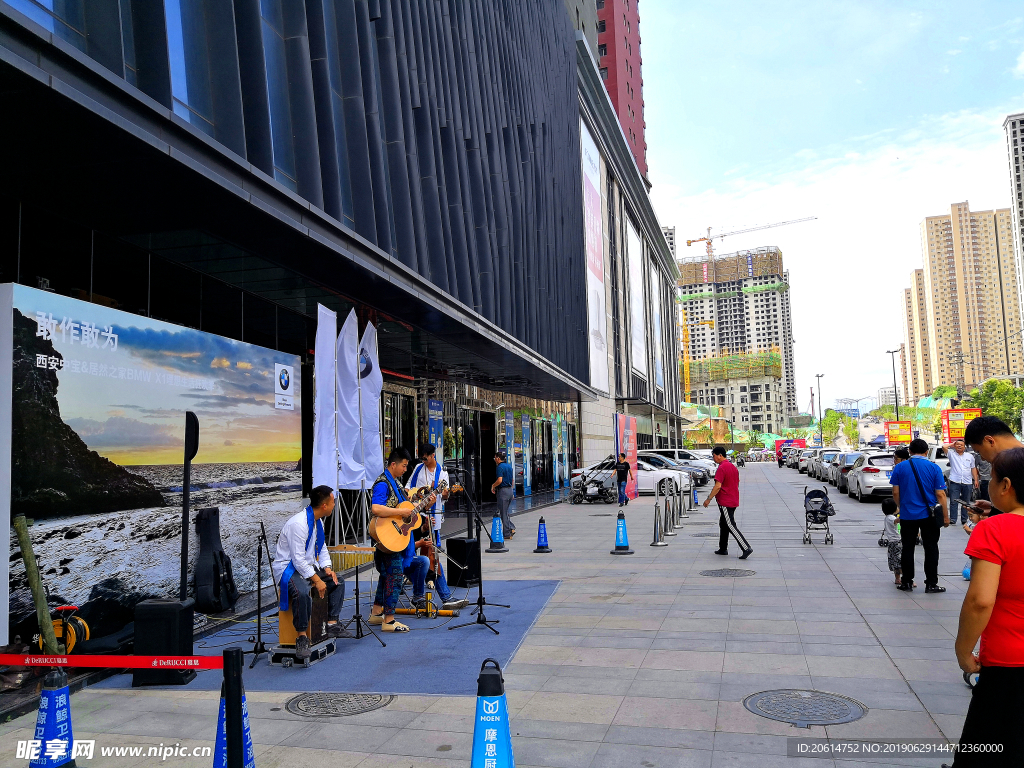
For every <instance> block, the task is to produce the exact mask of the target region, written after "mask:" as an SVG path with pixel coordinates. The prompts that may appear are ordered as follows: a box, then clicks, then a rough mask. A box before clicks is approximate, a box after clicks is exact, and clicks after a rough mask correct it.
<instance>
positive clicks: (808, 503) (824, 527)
mask: <svg viewBox="0 0 1024 768" xmlns="http://www.w3.org/2000/svg"><path fill="white" fill-rule="evenodd" d="M835 513H836V510H835V507H833V506H832V502H831V501H830V500H829V498H828V489H827V488H822V489H821V490H820V491H819V490H818V489H817V488H815V489H813V490H811V491H808V490H807V486H806V485H805V486H804V519H805V520H806V523H805V525H804V544H810V543H811V531H824V532H825V543H826V544H832V543H833V542H834V539H833V537H832V532H831V531H830V530H829V528H828V519H829V518H830V517H832V515H834V514H835Z"/></svg>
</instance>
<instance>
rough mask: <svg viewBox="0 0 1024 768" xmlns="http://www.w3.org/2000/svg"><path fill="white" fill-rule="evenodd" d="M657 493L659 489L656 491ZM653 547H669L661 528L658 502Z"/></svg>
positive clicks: (656, 504) (655, 506)
mask: <svg viewBox="0 0 1024 768" xmlns="http://www.w3.org/2000/svg"><path fill="white" fill-rule="evenodd" d="M655 493H657V491H655ZM651 546H652V547H667V546H668V544H666V543H665V533H664V531H662V529H661V509H659V507H658V503H657V502H655V504H654V541H652V542H651Z"/></svg>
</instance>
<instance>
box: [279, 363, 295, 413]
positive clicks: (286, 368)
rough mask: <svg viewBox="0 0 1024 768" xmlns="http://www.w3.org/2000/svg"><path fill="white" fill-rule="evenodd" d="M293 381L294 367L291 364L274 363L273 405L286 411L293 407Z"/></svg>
mask: <svg viewBox="0 0 1024 768" xmlns="http://www.w3.org/2000/svg"><path fill="white" fill-rule="evenodd" d="M294 381H295V369H294V367H293V366H291V365H282V364H281V363H275V364H274V395H275V397H274V407H275V408H279V409H282V410H286V411H292V410H294V409H295V400H294V399H293V392H292V388H293V383H294Z"/></svg>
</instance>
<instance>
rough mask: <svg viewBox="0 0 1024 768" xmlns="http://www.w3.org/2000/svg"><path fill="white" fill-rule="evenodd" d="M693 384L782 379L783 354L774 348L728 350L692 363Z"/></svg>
mask: <svg viewBox="0 0 1024 768" xmlns="http://www.w3.org/2000/svg"><path fill="white" fill-rule="evenodd" d="M690 368H691V371H690V376H691V378H692V380H693V382H694V383H695V384H696V383H699V382H707V381H727V380H729V379H754V378H759V377H762V376H770V377H774V378H777V379H781V378H782V352H781V351H780V350H779V348H778V347H772V348H771V349H769V350H767V351H764V352H738V353H735V354H729V352H728V350H726V351H725V352H724V353H722V354H719V355H714V356H712V357H705V358H701V359H700V360H693V361H691V362H690Z"/></svg>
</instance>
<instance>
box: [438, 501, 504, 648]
mask: <svg viewBox="0 0 1024 768" xmlns="http://www.w3.org/2000/svg"><path fill="white" fill-rule="evenodd" d="M466 498H467V499H469V503H470V504H471V505H472V507H473V511H472V515H473V518H474V519H475V520H476V541H477V548H476V557H477V568H478V569H479V571H480V580H479V581H478V582H477V598H476V608H474V609H473V611H472V612H471V613H470V615H473V614H474V613H475V614H476V620H475V621H469V622H466V623H464V624H456V625H455V626H454V627H448V630H449V631H451V630H453V629H459V628H460V627H472V626H474V625H476V624H482V625H483V626H485V627H487V628H488V629H489V630H491V632H493V633H494V634H496V635H500V634H501V633H500V632H499V631H498V630H496V629H495V628H494V625H495V624H500V623H501V622H500V620H499V619H493V620H489V619H488V618H487V616H486V615H484V607H485V606H488V605H490V606H492V607H494V608H511V607H512V606H510V605H504V604H502V603H488V602H487V598H485V597H484V555H483V548H482V547H481V546H480V544H481V541H480V533H481V529H483V533H485V534H486V535H487V539H488V540H489V541H491V543H492V544H493V542H494V540H493V539H491V534H489V533H487V526H485V525H484V524H483V520H481V519H480V513H479V512H478V511H477V508H476V504H475V503H474V502H473V499H472V498H471V497H470V496H469V494H466Z"/></svg>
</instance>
